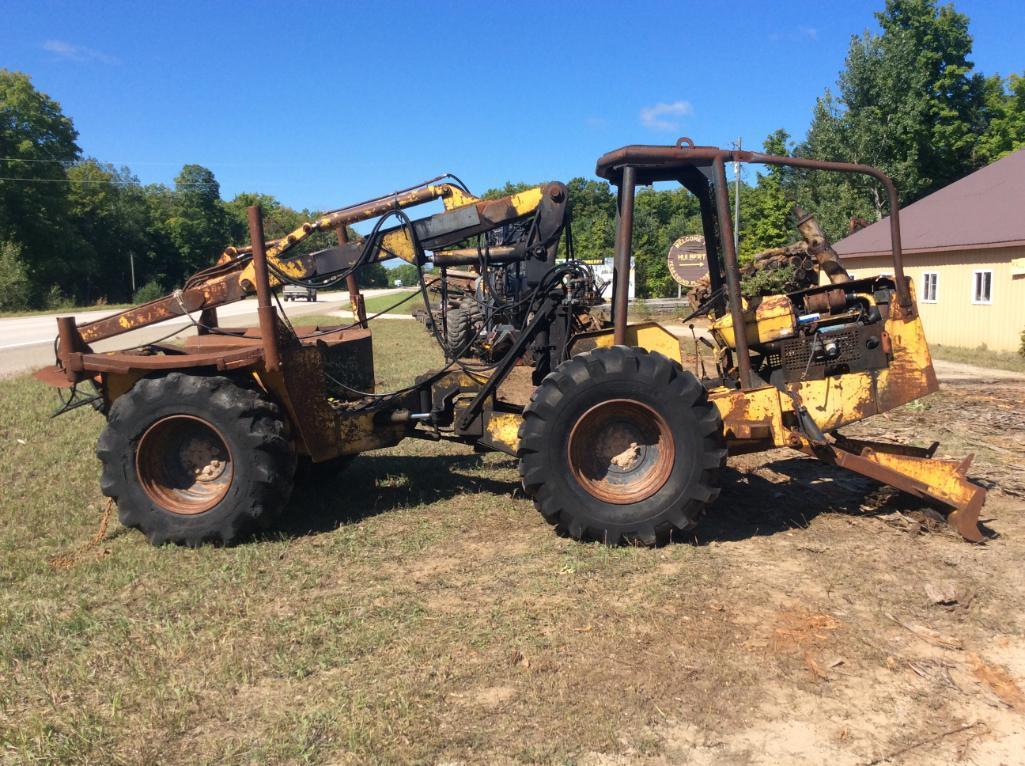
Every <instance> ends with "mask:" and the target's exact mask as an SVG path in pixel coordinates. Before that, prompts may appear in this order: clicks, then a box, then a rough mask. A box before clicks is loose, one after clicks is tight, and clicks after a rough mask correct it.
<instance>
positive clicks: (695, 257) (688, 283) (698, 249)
mask: <svg viewBox="0 0 1025 766" xmlns="http://www.w3.org/2000/svg"><path fill="white" fill-rule="evenodd" d="M669 273H670V274H671V275H672V277H673V279H675V280H676V281H677V282H679V283H680V284H681V285H683V286H684V287H693V286H694V285H695V284H696V283H697V282H698V281H699V280H700V279H701V278H702V277H705V276H708V260H707V259H706V257H705V238H704V237H702V236H701V235H700V234H687V235H686V236H683V237H680V238H679V239H678V240H676V241H675V242H674V243H673V246H672V247H671V248H669Z"/></svg>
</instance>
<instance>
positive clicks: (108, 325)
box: [79, 184, 451, 343]
mask: <svg viewBox="0 0 1025 766" xmlns="http://www.w3.org/2000/svg"><path fill="white" fill-rule="evenodd" d="M449 194H451V186H450V185H448V184H443V185H441V186H431V187H427V188H426V189H418V190H416V191H412V192H407V193H405V194H398V195H394V194H393V195H390V196H388V197H382V198H380V199H377V200H372V201H370V202H363V203H360V204H359V205H353V206H351V207H347V208H342V209H341V210H339V211H337V212H335V213H332V214H331V215H329V216H325V217H323V218H320V219H318V220H317V221H315V222H307V223H304V224H303V225H302V226H300V227H299V228H298V229H296V230H295V231H293V232H292V233H291V234H289V235H288V236H287V237H282V238H281V239H277V240H273V241H272V243H266V242H262V243H261V244H262V246H263V248H264V252H265V254H266V256H267V258H270V259H276V258H278V257H279V256H280V255H281V254H282V253H284V252H285V251H286V250H288V249H289V248H291V247H292V246H294V245H296V244H298V243H299V242H301V241H302V240H303V239H306V238H307V237H308V236H309V235H311V234H313V233H314V232H316V231H319V230H320V229H329V228H334V227H336V226H344V225H346V224H349V223H355V222H357V221H362V220H366V219H367V218H374V217H375V216H378V215H382V214H384V213H386V212H388V211H389V210H394V209H397V208H405V207H411V206H414V205H419V204H422V203H424V202H430V201H432V200H435V199H438V198H441V197H445V196H448V195H449ZM246 251H247V252H249V251H251V246H249V248H246ZM240 252H242V251H240ZM226 265H227V267H228V268H227V270H225V271H224V272H223V273H220V274H218V275H216V276H213V277H211V278H209V279H204V280H203V281H202V282H201V283H200V284H197V285H196V286H194V287H188V288H186V289H185V290H183V291H182V292H181V293H179V294H178V296H177V297H176V296H167V297H164V298H158V299H157V300H155V301H150V302H149V303H144V304H142V305H140V306H133V307H132V308H130V309H125V310H124V311H121V312H118V313H117V314H113V315H111V316H108V317H104V318H103V319H98V320H96V321H95V322H89V323H87V324H83V325H81V326H80V327H79V330H80V332H81V334H82V338H83V340H84V341H85V342H86V343H92V342H95V341H98V340H103V339H105V338H111V337H113V336H115V335H120V334H122V333H125V332H128V331H130V330H136V329H138V328H140V327H148V326H150V325H153V324H156V323H158V322H162V321H164V320H165V319H171V318H173V317H177V316H183V315H184V314H185V313H187V312H192V311H199V310H201V309H208V308H216V307H217V306H223V305H225V304H227V303H232V302H234V301H238V300H241V299H243V298H245V297H246V296H247V295H249V294H250V290H249V289H248V288H247V287H246V286H244V285H242V284H240V279H239V272H240V271H241V270H242V269H243V268H245V265H246V263H245V262H244V261H239V262H238V263H237V264H226ZM182 306H184V307H185V310H184V311H183V310H182Z"/></svg>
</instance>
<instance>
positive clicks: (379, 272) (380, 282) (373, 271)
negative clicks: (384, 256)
mask: <svg viewBox="0 0 1025 766" xmlns="http://www.w3.org/2000/svg"><path fill="white" fill-rule="evenodd" d="M356 282H357V284H359V286H360V287H390V285H389V284H388V270H387V269H386V268H385V267H384V266H383V265H382V264H380V263H370V264H367V265H366V266H364V267H362V268H361V269H360V270H359V271H357V272H356Z"/></svg>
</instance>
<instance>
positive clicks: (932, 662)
mask: <svg viewBox="0 0 1025 766" xmlns="http://www.w3.org/2000/svg"><path fill="white" fill-rule="evenodd" d="M405 324H407V323H400V322H395V323H393V325H394V327H389V326H385V327H383V328H382V329H381V330H380V331H379V333H378V335H377V337H376V340H375V343H376V344H377V345H378V348H379V349H380V358H381V360H382V361H381V365H382V366H383V367H385V366H386V364H392V363H390V362H387V360H388V359H389V358H394V359H395V360H397V361H395V362H394V365H395V367H394V369H395V370H398V371H399V372H402V371H403V370H405V369H406V368H405V367H401V365H403V364H404V365H406V367H408V368H409V369H410V370H411V369H412V368H413V367H416V368H420V367H422V360H421V359H415V360H414V361H412V362H410V361H403V360H409V359H410V358H411V357H414V356H415V354H414V353H413V351H414V350H415V349H418V348H420V346H417V345H416V344H419V343H420V337H419V335H416V336H412V335H410V334H409V333H408V332H407V331H406V329H405V328H404V327H403V326H404V325H405ZM376 354H377V352H376V351H375V355H376ZM388 354H392V356H391V357H389V356H388ZM388 369H390V368H386V369H385V372H386V373H388ZM388 374H391V373H388ZM402 374H403V375H408V374H409V372H408V371H407V372H402ZM396 382H400V378H396ZM0 397H2V398H3V400H4V404H5V407H4V410H3V413H4V414H3V420H2V421H0V466H2V467H3V477H4V478H3V479H2V480H0V523H2V534H0V586H2V587H0V763H38V762H47V763H155V762H166V763H240V764H241V763H437V764H476V763H553V764H566V763H573V764H582V765H585V766H586V765H591V766H612V765H617V766H618V765H619V764H645V765H648V764H650V765H657V764H658V765H660V764H779V763H785V764H809V765H810V764H822V763H829V764H837V765H838V766H845V765H847V764H850V765H851V766H867V765H869V764H884V763H885V764H910V765H911V766H917V765H919V764H922V765H924V764H935V763H966V764H976V765H977V766H990V765H993V766H995V765H997V764H1006V765H1007V766H1015V765H1016V764H1023V763H1025V616H1023V612H1025V609H1023V607H1025V567H1023V561H1025V473H1023V470H1022V469H1023V460H1022V455H1023V454H1025V407H1023V406H1022V405H1023V400H1025V384H1023V383H1021V382H1017V381H996V382H991V383H984V384H983V383H977V382H972V381H965V382H961V383H956V384H948V385H946V386H945V387H944V389H943V390H942V391H941V392H940V393H938V394H934V395H932V396H930V397H928V398H927V399H925V400H922V401H920V402H915V403H913V404H911V405H908V406H906V407H903V408H901V409H900V410H898V411H895V412H892V413H888V414H887V415H884V416H880V417H876V418H873V419H871V420H869V421H866V422H865V423H863V424H860V425H859V426H858V427H855V428H851V429H847V430H846V433H847V434H848V435H851V436H863V437H874V438H883V437H887V438H893V439H896V440H899V441H906V442H911V443H916V444H920V445H925V444H929V443H930V442H931V441H933V440H938V441H940V442H941V443H942V447H941V450H940V454H941V455H948V456H956V457H962V456H964V455H966V454H968V453H975V455H976V459H975V462H974V464H973V467H972V469H971V470H970V472H969V475H970V476H971V477H972V478H973V479H975V480H976V481H979V482H980V483H982V484H984V485H985V486H987V487H988V488H989V499H988V502H987V505H986V507H985V509H984V513H983V516H984V521H985V526H986V529H987V530H988V531H989V533H990V534H991V537H990V539H989V540H988V541H987V542H986V543H984V544H982V545H971V544H968V543H966V542H964V541H963V540H961V539H960V538H958V537H957V536H956V535H954V534H953V533H952V532H951V531H950V530H948V528H947V527H946V525H945V524H944V523H943V522H942V521H941V520H938V519H937V518H935V517H934V516H933V515H931V512H929V511H928V510H927V509H924V508H923V507H921V506H920V505H916V503H915V501H913V500H911V499H909V498H906V497H904V496H901V495H898V494H896V493H894V492H891V491H888V490H885V489H881V488H880V487H879V486H878V485H876V484H874V483H873V482H871V481H869V480H866V479H862V478H860V477H858V476H855V475H853V474H848V473H844V472H842V471H840V470H838V469H833V468H830V467H828V466H825V465H822V464H819V463H817V462H815V461H813V460H811V459H808V458H805V457H802V456H800V455H798V454H796V453H793V452H790V451H786V450H779V451H775V452H772V453H768V454H765V455H755V456H747V457H742V458H735V459H732V460H731V461H730V465H729V468H728V469H727V471H726V472H725V475H724V477H723V491H722V494H721V496H720V498H719V500H718V501H717V502H716V503H715V504H714V506H713V507H712V508H710V509H709V512H708V515H707V517H706V518H705V520H704V521H703V523H702V524H701V526H700V527H699V528H698V530H697V534H696V537H695V538H694V539H689V540H683V541H679V542H677V543H674V544H671V545H668V546H665V547H663V548H658V549H644V548H630V547H627V548H617V549H609V548H606V547H604V546H601V545H597V544H593V545H592V544H581V543H576V542H573V541H571V540H566V539H563V538H559V537H557V536H556V535H554V534H553V532H552V530H551V529H550V528H549V527H548V526H547V525H546V524H545V523H544V522H543V520H542V519H541V518H540V516H539V515H538V514H537V513H536V512H535V511H534V509H533V508H532V506H531V504H530V502H529V501H528V500H526V499H525V498H524V497H523V496H522V493H521V492H520V491H519V482H518V476H517V472H516V465H515V461H514V460H513V459H511V458H508V457H506V456H503V455H495V454H488V455H481V454H476V453H473V452H472V451H471V450H470V449H469V448H466V447H463V446H459V445H449V444H434V443H430V442H423V441H415V440H409V441H407V442H404V443H403V444H401V445H399V446H398V447H396V448H394V449H391V450H387V451H382V452H379V453H372V454H368V455H365V456H361V457H360V458H358V459H357V460H356V461H355V462H354V463H353V464H352V466H350V468H349V469H347V470H346V472H345V473H343V474H340V475H338V476H335V477H329V478H326V479H321V480H319V481H317V482H311V483H308V484H305V485H303V486H301V487H299V488H297V490H296V492H295V495H294V497H293V500H292V503H291V505H290V507H289V508H288V509H287V511H286V514H285V516H284V517H283V518H282V520H281V521H280V522H279V523H278V524H277V526H276V527H275V528H274V529H272V530H270V531H269V532H268V533H267V535H265V536H262V537H260V538H257V539H253V540H250V541H246V542H245V543H243V544H242V545H239V546H236V547H234V548H229V549H218V548H212V547H206V548H202V549H199V550H187V549H178V548H174V547H164V548H159V549H157V548H152V547H151V546H149V545H148V544H146V543H145V541H144V540H142V538H141V536H140V535H138V534H137V533H135V532H130V531H127V530H124V529H122V528H120V527H117V525H116V523H115V525H114V527H113V528H112V529H111V531H110V532H109V533H108V534H107V537H106V538H105V539H104V541H103V542H102V544H101V545H100V546H99V547H98V548H90V549H88V550H87V551H86V552H85V553H84V554H83V555H82V556H81V558H80V560H78V561H77V562H76V563H75V564H74V566H72V567H71V568H70V569H54V568H53V567H51V566H50V565H49V563H48V561H49V559H50V557H52V556H53V555H54V554H55V553H58V552H60V551H62V550H67V549H69V548H71V547H73V546H75V545H78V544H80V543H81V542H82V541H84V540H87V539H88V537H89V536H90V535H91V534H92V533H93V531H94V530H95V529H96V519H97V511H98V510H99V509H100V508H101V507H102V505H103V501H102V498H101V497H100V495H99V490H98V488H97V480H96V476H97V473H96V470H97V466H96V461H95V458H94V457H93V455H92V444H93V443H94V442H95V438H96V434H97V433H98V430H99V428H100V426H101V425H102V421H101V419H100V418H99V417H98V416H96V415H95V414H93V413H88V412H84V411H82V412H78V413H74V414H72V415H69V416H67V417H66V418H59V419H57V420H49V419H48V418H47V415H48V414H49V412H50V411H51V409H52V402H51V401H50V398H49V397H48V392H46V391H45V390H44V389H43V388H42V386H40V385H38V384H36V383H34V382H32V381H29V380H27V379H17V380H13V381H0Z"/></svg>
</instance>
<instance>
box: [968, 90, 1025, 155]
mask: <svg viewBox="0 0 1025 766" xmlns="http://www.w3.org/2000/svg"><path fill="white" fill-rule="evenodd" d="M986 118H987V119H986V129H985V130H984V131H983V133H982V135H981V136H979V141H978V143H977V144H976V146H975V159H976V161H977V162H978V163H979V164H980V165H988V164H989V163H991V162H993V161H995V160H998V159H1000V158H1001V157H1003V156H1005V155H1007V154H1010V153H1011V152H1013V151H1015V150H1016V149H1020V148H1022V147H1023V146H1025V77H1022V76H1020V75H1016V74H1012V75H1011V76H1010V77H1009V78H1007V79H1006V80H1005V79H1004V78H1002V77H1001V76H1000V75H993V76H992V77H988V78H986Z"/></svg>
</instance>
